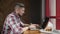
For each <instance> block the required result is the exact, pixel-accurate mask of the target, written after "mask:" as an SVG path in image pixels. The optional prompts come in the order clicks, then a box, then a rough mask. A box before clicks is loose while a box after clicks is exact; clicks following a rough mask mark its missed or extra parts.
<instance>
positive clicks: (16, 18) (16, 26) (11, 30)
mask: <svg viewBox="0 0 60 34" xmlns="http://www.w3.org/2000/svg"><path fill="white" fill-rule="evenodd" d="M24 11H25V8H24V4H22V3H17V4H16V5H15V8H14V12H12V13H10V14H9V15H8V16H7V18H6V19H5V22H4V26H3V34H22V33H23V32H24V31H26V30H28V29H29V27H31V26H29V27H24V26H25V24H24V23H23V22H22V21H21V16H22V15H23V14H24ZM33 26H35V25H33Z"/></svg>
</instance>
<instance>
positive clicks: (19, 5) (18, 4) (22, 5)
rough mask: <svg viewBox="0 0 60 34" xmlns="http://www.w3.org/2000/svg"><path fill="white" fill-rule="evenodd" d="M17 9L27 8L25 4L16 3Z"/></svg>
mask: <svg viewBox="0 0 60 34" xmlns="http://www.w3.org/2000/svg"><path fill="white" fill-rule="evenodd" d="M15 7H25V6H24V4H23V3H16V5H15Z"/></svg>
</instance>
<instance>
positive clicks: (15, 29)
mask: <svg viewBox="0 0 60 34" xmlns="http://www.w3.org/2000/svg"><path fill="white" fill-rule="evenodd" d="M7 21H8V22H7V24H8V26H9V27H10V28H11V30H12V31H13V33H14V34H20V33H22V27H21V26H20V23H17V21H16V18H15V17H14V16H11V17H9V18H8V19H7Z"/></svg>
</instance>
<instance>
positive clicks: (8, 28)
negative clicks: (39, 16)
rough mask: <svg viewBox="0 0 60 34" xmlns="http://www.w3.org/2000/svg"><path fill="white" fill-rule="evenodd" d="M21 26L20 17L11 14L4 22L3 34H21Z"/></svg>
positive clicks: (13, 13) (22, 24)
mask: <svg viewBox="0 0 60 34" xmlns="http://www.w3.org/2000/svg"><path fill="white" fill-rule="evenodd" d="M22 26H24V23H22V21H21V20H20V17H19V16H18V15H17V14H16V13H15V12H12V13H11V14H9V15H8V16H7V18H6V20H5V22H4V25H3V34H21V33H22V28H23V27H22Z"/></svg>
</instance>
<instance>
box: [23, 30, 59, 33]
mask: <svg viewBox="0 0 60 34" xmlns="http://www.w3.org/2000/svg"><path fill="white" fill-rule="evenodd" d="M23 34H48V33H42V32H40V31H39V30H27V31H25V32H24V33H23ZM50 34H60V32H58V31H56V30H54V31H53V32H52V33H50Z"/></svg>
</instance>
